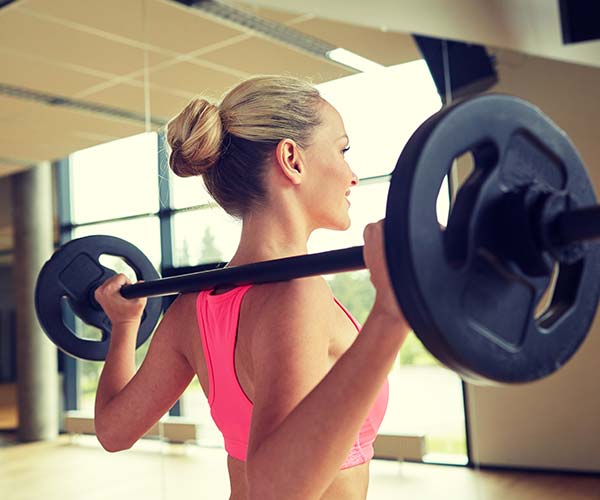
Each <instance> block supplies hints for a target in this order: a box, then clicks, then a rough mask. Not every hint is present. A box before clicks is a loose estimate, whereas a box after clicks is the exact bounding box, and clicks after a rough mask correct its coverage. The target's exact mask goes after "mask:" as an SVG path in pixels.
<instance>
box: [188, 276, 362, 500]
mask: <svg viewBox="0 0 600 500" xmlns="http://www.w3.org/2000/svg"><path fill="white" fill-rule="evenodd" d="M312 279H320V280H322V279H323V278H312ZM226 291H227V289H220V290H216V291H215V292H213V293H216V294H220V293H224V292H226ZM196 297H197V295H196V294H189V295H186V296H183V297H180V300H183V301H185V303H186V304H185V307H184V308H183V309H184V310H185V311H186V312H185V315H186V317H187V318H186V321H185V324H187V325H190V326H189V327H188V328H186V333H185V334H184V335H183V336H182V339H183V343H184V345H182V346H181V349H182V352H183V353H184V355H185V356H186V358H187V359H188V362H189V363H190V365H191V366H192V367H193V369H194V371H195V373H196V375H197V377H198V380H199V382H200V385H201V387H202V390H203V391H204V394H205V395H207V394H208V393H209V387H208V384H209V382H208V380H209V377H208V371H207V366H206V359H205V357H204V351H203V348H202V340H201V335H200V332H199V326H198V322H197V319H196ZM265 302H266V293H265V287H264V286H260V285H257V286H254V287H252V288H251V289H250V290H248V292H247V293H246V295H245V296H244V299H243V301H242V304H241V309H240V318H239V324H238V332H237V342H236V348H235V369H236V374H237V378H238V380H239V382H240V385H241V387H242V389H243V390H244V392H245V393H246V395H247V396H248V398H249V399H250V400H251V401H253V398H254V394H255V387H254V376H253V363H252V356H251V352H252V349H251V340H252V338H251V333H250V330H251V328H250V327H251V325H252V324H253V323H254V322H255V321H256V319H257V318H258V317H259V315H261V314H262V313H264V310H265V309H264V308H265V307H268V304H266V303H265ZM331 308H332V314H333V316H332V318H333V320H332V322H331V325H330V329H329V331H326V332H323V335H327V336H328V341H329V364H330V366H329V367H331V366H333V365H334V364H335V362H336V361H337V360H338V359H339V357H340V356H341V355H342V354H343V353H344V352H345V351H346V350H347V349H348V348H349V347H350V345H351V344H352V342H353V341H354V340H355V338H356V335H357V330H356V327H355V326H354V325H353V323H352V322H351V320H350V319H349V318H348V316H347V315H346V313H345V312H344V311H343V310H342V309H341V308H340V307H339V306H338V305H337V304H336V303H335V301H334V299H333V295H332V296H331ZM182 319H183V318H182ZM182 323H183V322H182ZM227 465H228V469H229V477H230V483H231V497H230V498H231V499H232V500H245V499H246V498H247V497H248V485H247V481H246V464H245V462H242V461H240V460H237V459H235V458H233V457H231V456H228V459H227ZM368 482H369V463H368V462H367V463H365V464H362V465H359V466H356V467H351V468H349V469H345V470H340V471H339V472H338V473H337V475H336V477H335V479H334V481H333V482H332V483H331V485H330V487H329V488H328V489H327V491H326V492H325V494H324V495H323V496H322V497H321V499H322V500H329V499H343V500H359V499H364V498H366V493H367V487H368Z"/></svg>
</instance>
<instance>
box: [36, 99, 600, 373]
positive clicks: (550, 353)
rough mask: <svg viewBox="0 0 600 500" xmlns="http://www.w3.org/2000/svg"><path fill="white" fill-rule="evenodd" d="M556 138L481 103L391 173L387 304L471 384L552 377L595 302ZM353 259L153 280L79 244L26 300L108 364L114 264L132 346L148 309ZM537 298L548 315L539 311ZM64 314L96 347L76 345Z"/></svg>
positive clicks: (583, 234) (591, 257)
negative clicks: (136, 318)
mask: <svg viewBox="0 0 600 500" xmlns="http://www.w3.org/2000/svg"><path fill="white" fill-rule="evenodd" d="M467 152H470V153H471V154H472V156H473V163H474V168H473V171H472V173H471V174H470V175H469V177H468V178H467V179H466V181H465V182H464V183H463V185H462V186H461V188H460V190H459V192H458V193H457V195H456V199H455V201H454V203H453V206H452V210H451V212H450V216H449V219H448V224H447V227H446V228H445V229H443V228H440V226H439V225H438V221H437V215H436V200H437V196H438V192H439V189H440V186H441V184H442V181H443V180H444V178H445V177H446V176H447V175H448V173H449V171H450V169H451V168H452V164H453V161H454V160H455V159H456V158H458V157H460V156H461V155H463V154H465V153H467ZM595 203H596V198H595V195H594V190H593V187H592V184H591V182H590V179H589V177H588V175H587V173H586V170H585V167H584V165H583V162H582V161H581V158H580V157H579V155H578V153H577V151H576V149H575V148H574V146H573V144H572V143H571V141H570V140H569V138H568V137H567V135H566V134H565V133H564V132H563V131H562V130H560V129H559V128H558V127H557V126H556V125H555V124H554V123H553V122H552V121H551V120H550V119H549V118H548V117H546V116H545V115H544V114H543V113H542V112H541V111H540V110H539V109H538V108H536V107H534V106H533V105H531V104H529V103H527V102H525V101H523V100H521V99H518V98H515V97H511V96H506V95H497V94H488V95H483V96H478V97H475V98H472V99H469V100H464V101H460V102H457V103H455V104H453V105H452V106H449V107H447V108H445V109H443V110H441V111H439V112H438V113H436V114H434V115H433V116H431V117H430V118H429V119H427V120H426V121H425V122H424V123H423V124H422V125H421V126H420V127H419V128H418V129H417V130H416V131H415V132H414V134H413V135H412V137H411V138H410V139H409V141H408V142H407V144H406V146H405V147H404V149H403V151H402V153H401V154H400V157H399V159H398V162H397V164H396V167H395V169H394V171H393V173H392V176H391V181H390V188H389V193H388V198H387V206H386V217H385V222H384V234H385V253H386V261H387V262H386V264H387V268H388V273H389V276H390V279H391V282H392V286H393V289H394V292H395V295H396V297H397V300H398V303H399V305H400V307H401V308H402V310H403V312H404V314H405V316H406V318H407V320H408V322H409V323H410V325H411V326H412V328H413V329H414V331H415V333H416V335H417V336H418V338H419V339H420V340H421V342H422V343H423V344H424V346H425V347H426V348H427V349H428V350H429V351H430V352H431V353H432V354H433V355H434V356H435V357H436V358H437V359H438V360H439V361H441V362H442V363H443V364H445V365H446V366H447V367H449V368H450V369H452V370H454V371H456V372H457V373H458V374H459V375H460V376H461V377H463V378H464V379H465V380H468V381H470V382H474V383H519V382H528V381H533V380H537V379H539V378H542V377H545V376H547V375H549V374H551V373H554V372H555V371H556V370H558V369H559V368H560V367H561V366H563V365H564V364H565V363H566V362H567V360H569V359H570V358H571V356H572V355H573V354H574V353H575V352H576V350H577V349H578V348H579V346H580V344H581V343H582V342H583V340H584V339H585V337H586V335H587V333H588V331H589V328H590V325H591V322H592V320H593V318H594V315H595V312H596V307H597V303H598V297H599V294H600V279H599V278H600V269H599V267H600V248H599V246H598V245H596V244H594V243H593V242H592V241H591V240H594V239H597V238H599V237H600V224H599V220H600V207H599V206H596V205H595ZM362 250H363V248H362V247H360V246H357V247H351V248H346V249H341V250H333V251H329V252H322V253H316V254H309V255H300V256H294V257H288V258H283V259H277V260H271V261H265V262H257V263H253V264H248V265H242V266H236V267H227V268H222V269H216V270H209V271H203V272H199V273H191V274H187V275H183V276H176V277H170V278H163V279H160V278H159V275H158V273H157V272H156V270H155V269H154V267H153V266H152V264H151V263H150V261H149V260H148V259H147V257H145V256H144V254H143V253H142V252H141V251H140V250H138V249H137V248H136V247H135V246H134V245H132V244H131V243H128V242H126V241H124V240H121V239H118V238H114V237H111V236H89V237H85V238H80V239H76V240H73V241H70V242H68V243H66V244H65V245H63V246H62V247H60V248H59V249H58V250H57V251H56V252H55V253H54V254H53V256H52V257H51V258H50V259H49V260H48V262H47V263H46V264H45V265H44V267H43V268H42V270H41V272H40V274H39V277H38V281H37V285H36V291H35V303H36V310H37V314H38V318H39V321H40V323H41V325H42V327H43V329H44V331H45V332H46V334H47V335H48V336H49V337H50V339H51V340H52V341H53V342H54V343H55V344H56V345H57V346H58V347H59V348H60V349H62V350H63V351H64V352H66V353H68V354H70V355H73V356H76V357H79V358H83V359H89V360H102V359H105V358H106V354H107V352H108V344H109V342H110V328H111V325H110V321H109V320H108V318H107V316H106V315H105V314H104V312H103V311H102V309H101V308H100V306H99V305H98V304H97V303H96V301H95V300H94V291H95V289H96V288H97V287H98V286H100V285H101V284H102V283H103V282H104V281H105V280H106V279H107V278H108V277H109V276H111V275H113V274H114V271H113V270H111V269H108V268H106V267H105V266H103V265H102V264H100V262H99V259H100V256H101V255H104V254H108V255H115V256H118V257H122V258H123V259H124V260H125V261H126V262H127V263H128V264H129V265H130V266H131V267H132V268H133V270H134V271H135V273H136V276H137V278H138V280H143V282H141V283H135V284H132V285H128V286H125V287H123V288H122V289H121V294H122V295H123V297H125V298H137V297H149V300H148V303H147V306H146V309H145V310H144V314H143V319H142V323H141V326H140V330H139V333H138V339H137V345H138V346H139V345H141V344H142V343H144V342H145V341H146V340H147V338H148V337H149V336H150V334H151V333H152V331H153V330H154V328H155V326H156V324H157V322H158V319H159V316H160V313H161V301H160V299H157V297H160V296H165V295H172V294H179V293H187V292H195V291H200V290H208V289H212V288H214V287H216V286H225V285H230V286H239V285H246V284H258V283H268V282H274V281H283V280H290V279H294V278H300V277H307V276H313V275H321V274H332V273H338V272H345V271H352V270H358V269H363V268H365V263H364V260H363V252H362ZM542 297H548V306H547V307H545V308H544V310H543V311H541V312H539V309H540V308H539V307H538V306H539V304H540V300H541V299H542ZM67 305H68V306H70V307H71V309H72V310H73V311H74V312H75V314H77V315H78V316H79V317H80V318H81V319H82V320H83V321H85V322H87V323H89V324H91V325H94V326H96V327H98V328H100V329H101V330H102V332H103V338H102V339H101V340H100V341H92V340H86V339H81V338H79V337H77V335H76V333H75V331H74V329H73V328H72V327H71V326H69V325H68V324H66V323H65V321H64V315H65V308H66V307H67Z"/></svg>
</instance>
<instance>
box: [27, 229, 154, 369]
mask: <svg viewBox="0 0 600 500" xmlns="http://www.w3.org/2000/svg"><path fill="white" fill-rule="evenodd" d="M105 254H106V255H114V256H117V257H122V258H123V260H124V261H125V262H126V263H127V264H128V265H129V266H130V267H131V268H132V269H133V270H134V272H135V274H136V276H137V279H138V280H144V281H149V280H154V279H158V278H159V277H160V276H159V274H158V273H157V271H156V269H154V266H153V265H152V263H151V262H150V261H149V260H148V258H147V257H146V256H145V255H144V254H143V252H142V251H141V250H139V249H138V248H137V247H136V246H134V245H132V244H131V243H129V242H127V241H125V240H122V239H120V238H116V237H114V236H103V235H99V236H86V237H84V238H79V239H75V240H72V241H69V242H68V243H66V244H64V245H63V246H61V247H60V248H59V249H58V250H57V251H56V252H54V254H53V255H52V257H51V258H50V259H49V260H48V261H47V262H46V263H45V264H44V266H43V267H42V270H41V271H40V274H39V275H38V279H37V283H36V288H35V308H36V312H37V316H38V320H39V322H40V324H41V326H42V328H43V330H44V332H46V335H48V337H49V338H50V340H52V342H54V343H55V344H56V345H57V346H58V347H59V348H60V349H61V350H62V351H64V352H66V353H67V354H70V355H71V356H74V357H77V358H80V359H87V360H93V361H100V360H104V359H106V355H107V354H108V346H109V343H110V330H111V324H110V320H109V319H108V317H107V316H106V314H105V313H104V311H102V309H101V308H100V307H99V306H98V305H97V303H96V302H95V300H94V298H93V294H94V290H95V289H96V288H97V287H98V286H99V285H100V284H102V283H103V282H104V281H106V279H108V278H109V277H110V276H112V275H114V274H115V272H114V271H112V270H111V269H108V268H106V267H104V266H102V264H100V262H99V259H100V256H101V255H105ZM65 300H66V301H68V303H69V305H70V307H71V309H72V310H73V312H75V314H77V316H79V317H80V318H81V319H82V320H83V321H85V322H86V323H88V324H90V325H93V326H96V327H97V328H100V329H101V330H102V332H103V338H102V340H100V341H96V340H86V339H82V338H79V337H77V335H76V334H75V332H74V331H73V329H72V328H71V327H70V326H68V325H67V324H66V323H65V321H64V317H63V309H64V303H63V302H64V301H65ZM161 308H162V303H161V300H160V299H159V298H151V299H148V301H147V305H146V308H145V309H144V313H143V316H142V322H141V325H140V329H139V331H138V336H137V341H136V346H137V347H139V346H140V345H142V344H143V343H144V342H145V341H146V340H147V339H148V337H149V336H150V334H151V333H152V331H153V330H154V328H155V326H156V324H157V323H158V318H159V316H160V313H161Z"/></svg>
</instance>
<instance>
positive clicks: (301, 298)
mask: <svg viewBox="0 0 600 500" xmlns="http://www.w3.org/2000/svg"><path fill="white" fill-rule="evenodd" d="M248 293H249V294H251V296H252V301H253V302H256V303H257V305H258V304H260V306H261V308H263V311H264V312H272V313H273V314H274V315H277V311H278V310H290V309H292V310H300V311H306V312H308V313H310V310H311V309H312V308H315V309H321V308H322V307H323V306H327V305H330V302H332V301H333V295H332V293H331V289H330V288H329V285H328V284H327V281H325V279H324V278H322V277H321V276H311V277H308V278H299V279H294V280H290V281H281V282H277V283H265V284H261V285H257V286H254V287H252V288H251V289H250V290H249V292H248Z"/></svg>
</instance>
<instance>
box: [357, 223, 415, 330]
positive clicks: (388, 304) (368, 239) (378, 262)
mask: <svg viewBox="0 0 600 500" xmlns="http://www.w3.org/2000/svg"><path fill="white" fill-rule="evenodd" d="M363 237H364V240H365V247H364V250H363V255H364V259H365V264H366V266H367V268H368V269H369V271H370V273H371V282H372V283H373V286H374V287H375V290H376V292H377V295H376V298H375V304H374V306H373V310H374V311H377V312H381V313H384V314H386V315H389V316H392V317H396V318H397V320H398V321H400V322H401V323H403V324H406V326H407V328H410V327H409V326H408V323H407V322H406V319H405V318H404V314H403V313H402V310H401V309H400V307H399V306H398V301H397V300H396V294H395V292H394V289H393V288H392V283H391V281H390V277H389V274H388V270H387V260H386V257H385V247H384V235H383V219H382V220H380V221H379V222H374V223H371V224H367V226H366V227H365V230H364V233H363Z"/></svg>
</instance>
